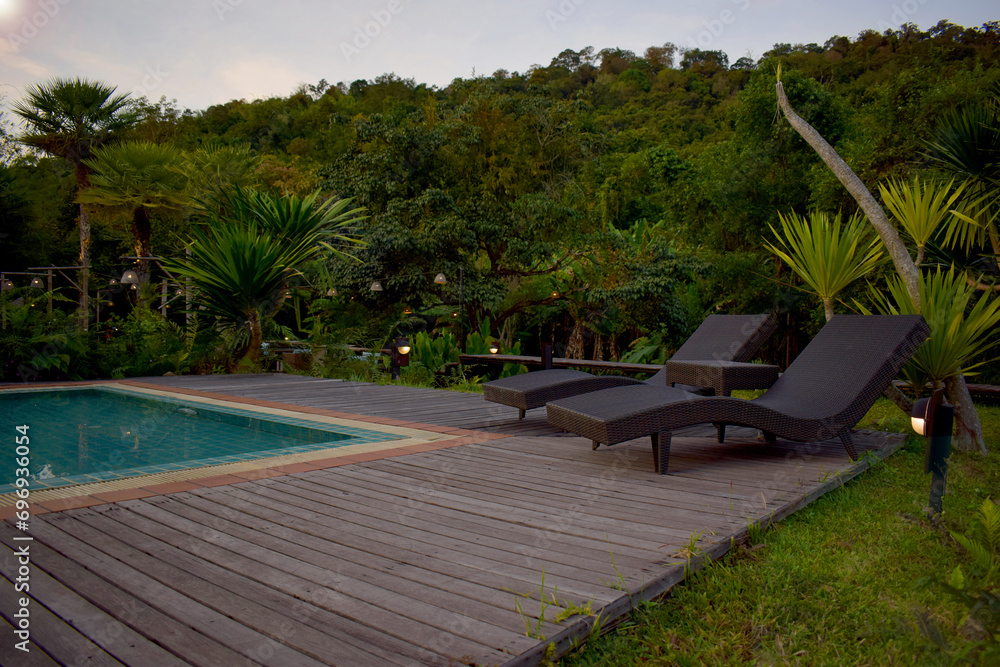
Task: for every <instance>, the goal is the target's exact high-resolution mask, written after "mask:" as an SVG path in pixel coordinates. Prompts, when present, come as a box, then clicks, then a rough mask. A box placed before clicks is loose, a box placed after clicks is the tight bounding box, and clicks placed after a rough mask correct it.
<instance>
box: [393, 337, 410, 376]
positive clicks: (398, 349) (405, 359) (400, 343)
mask: <svg viewBox="0 0 1000 667" xmlns="http://www.w3.org/2000/svg"><path fill="white" fill-rule="evenodd" d="M409 365H410V341H409V340H407V339H406V337H403V336H401V337H399V338H397V339H396V342H395V343H393V345H392V379H393V380H398V379H399V369H400V368H402V367H403V366H409Z"/></svg>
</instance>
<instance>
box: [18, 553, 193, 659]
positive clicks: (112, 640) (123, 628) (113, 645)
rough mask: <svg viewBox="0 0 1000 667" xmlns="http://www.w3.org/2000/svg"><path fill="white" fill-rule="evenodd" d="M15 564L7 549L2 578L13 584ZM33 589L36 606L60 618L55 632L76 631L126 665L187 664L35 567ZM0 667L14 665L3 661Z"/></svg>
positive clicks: (32, 576) (67, 632) (32, 580)
mask: <svg viewBox="0 0 1000 667" xmlns="http://www.w3.org/2000/svg"><path fill="white" fill-rule="evenodd" d="M13 561H14V559H13V558H12V554H11V552H10V551H8V550H6V549H4V554H3V555H2V557H0V574H2V575H3V576H4V577H5V578H7V579H10V580H13V578H14V572H15V568H14V562H13ZM30 585H31V591H30V593H31V597H32V599H34V600H35V602H36V605H37V606H40V605H42V604H43V603H42V602H41V601H43V600H44V604H45V605H46V606H47V608H48V610H49V611H51V612H52V614H53V615H54V616H55V617H58V619H59V621H60V622H59V623H55V622H53V625H56V626H57V630H56V632H58V633H65V634H71V633H72V632H73V631H74V630H75V631H76V632H78V633H80V634H81V635H84V636H86V637H88V638H89V639H90V640H91V641H93V642H94V643H95V644H97V645H98V646H100V647H101V648H102V649H103V650H104V651H105V652H107V653H109V654H110V655H112V656H114V657H115V658H116V659H117V660H119V661H120V662H122V663H124V664H131V665H136V664H148V665H153V664H155V665H162V666H163V667H181V666H182V665H185V664H187V663H185V662H184V661H183V660H180V659H179V658H177V657H175V656H174V655H172V654H170V653H168V652H167V651H166V650H164V649H163V648H161V647H160V646H158V645H156V644H154V643H152V642H150V641H149V640H147V639H146V638H145V637H143V636H142V635H140V634H139V633H137V632H136V631H134V630H133V629H132V628H130V627H128V626H127V625H125V624H124V623H122V622H121V621H119V620H117V619H116V618H114V617H112V616H110V615H108V614H107V613H105V612H104V611H102V610H101V609H98V608H97V607H95V606H94V605H92V604H90V603H89V602H88V601H87V600H85V599H84V598H82V597H80V596H79V595H77V594H76V593H74V592H73V591H72V590H70V589H69V588H67V587H65V586H63V585H62V584H60V583H59V582H58V581H56V580H55V579H53V578H52V577H51V576H49V575H48V574H47V573H46V572H45V571H43V570H41V569H39V568H35V567H32V570H31V581H30ZM5 608H9V607H5ZM50 620H53V621H54V619H50ZM44 643H47V642H44ZM44 643H43V644H44ZM0 664H11V663H6V662H3V661H0Z"/></svg>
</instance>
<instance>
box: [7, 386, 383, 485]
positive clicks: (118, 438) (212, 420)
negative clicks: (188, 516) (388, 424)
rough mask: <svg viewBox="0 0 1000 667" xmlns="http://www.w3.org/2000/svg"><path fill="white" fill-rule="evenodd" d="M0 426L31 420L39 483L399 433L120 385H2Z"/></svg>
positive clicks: (11, 470)
mask: <svg viewBox="0 0 1000 667" xmlns="http://www.w3.org/2000/svg"><path fill="white" fill-rule="evenodd" d="M0 424H3V425H5V426H9V427H10V428H11V429H13V428H14V425H15V424H27V425H28V426H30V436H31V457H30V458H31V465H30V468H29V470H30V473H31V477H30V480H31V488H32V489H34V490H41V489H48V488H57V487H61V486H68V485H72V484H84V483H89V482H100V481H109V480H116V479H122V478H127V477H136V476H139V475H149V474H155V473H162V472H171V471H178V470H185V469H189V468H198V467H202V466H212V465H220V464H225V463H234V462H240V461H250V460H254V459H260V458H266V457H272V456H280V455H284V454H294V453H300V452H310V451H320V450H327V449H331V448H336V447H343V446H345V445H354V444H360V443H369V442H379V441H384V440H394V439H397V438H399V437H400V436H397V435H392V434H389V433H385V432H382V431H376V430H368V429H361V428H355V427H351V426H346V425H341V424H336V425H334V424H326V423H323V422H321V421H317V420H315V419H309V418H308V417H306V416H303V417H302V418H299V417H296V416H293V414H263V413H261V412H259V411H255V410H251V409H244V408H241V407H238V406H236V405H216V404H209V403H206V402H198V401H193V400H187V399H186V398H184V397H170V396H163V395H155V396H154V395H149V394H139V393H136V392H134V391H130V390H127V389H121V388H115V387H86V388H68V389H50V390H34V389H33V390H26V391H21V390H16V391H10V390H8V391H3V392H0ZM14 475H15V467H14V466H13V465H3V466H0V493H9V492H11V491H13V490H14V489H15V487H14V484H13V482H14V479H15V477H14Z"/></svg>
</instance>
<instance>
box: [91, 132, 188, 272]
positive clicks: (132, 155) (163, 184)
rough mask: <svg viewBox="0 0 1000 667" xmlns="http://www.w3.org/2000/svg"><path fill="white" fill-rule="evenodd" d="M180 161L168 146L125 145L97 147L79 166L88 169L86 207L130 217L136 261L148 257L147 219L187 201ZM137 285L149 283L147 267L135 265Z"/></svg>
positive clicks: (178, 154)
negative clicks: (124, 211)
mask: <svg viewBox="0 0 1000 667" xmlns="http://www.w3.org/2000/svg"><path fill="white" fill-rule="evenodd" d="M183 163H184V156H183V153H181V151H179V150H178V149H176V148H174V147H173V146H169V145H165V144H161V145H157V144H153V143H149V142H145V141H129V142H124V143H119V144H112V145H110V146H102V147H101V148H98V149H96V150H95V151H94V154H93V157H92V158H90V159H88V160H84V165H85V166H86V167H87V168H89V169H90V171H91V173H90V187H89V188H87V189H86V190H83V191H82V192H80V194H79V195H78V196H77V199H78V201H80V202H81V203H86V204H101V205H103V206H111V207H121V208H125V209H127V210H128V212H129V213H130V214H131V216H132V222H131V227H132V230H131V231H132V239H133V243H134V247H133V249H134V252H135V254H136V256H137V257H150V256H151V255H152V252H153V250H152V239H151V237H152V213H153V211H154V210H156V209H173V208H177V207H179V206H181V205H183V204H184V203H186V202H187V201H188V197H187V194H186V188H187V183H188V178H187V176H186V175H185V173H184V171H183V170H182V166H183ZM137 273H138V275H139V282H140V283H145V282H147V281H148V280H149V261H148V260H140V261H139V265H138V270H137Z"/></svg>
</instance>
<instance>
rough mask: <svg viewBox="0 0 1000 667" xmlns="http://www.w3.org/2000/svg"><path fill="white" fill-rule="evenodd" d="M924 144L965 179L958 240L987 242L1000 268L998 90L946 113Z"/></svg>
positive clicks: (949, 169)
mask: <svg viewBox="0 0 1000 667" xmlns="http://www.w3.org/2000/svg"><path fill="white" fill-rule="evenodd" d="M926 146H927V148H928V153H927V157H928V158H929V159H930V160H931V161H932V162H933V163H934V164H936V165H937V166H939V167H941V168H942V169H944V170H945V171H947V172H950V173H952V174H954V175H956V176H957V177H959V178H962V179H965V184H966V186H967V187H966V198H967V200H968V202H969V206H970V208H971V209H972V214H971V215H969V216H967V215H959V217H960V218H961V219H963V220H965V222H966V223H967V224H965V225H962V226H961V229H960V233H959V235H958V241H959V242H960V243H961V244H962V245H963V246H964V247H965V248H966V249H969V248H971V247H972V246H974V245H979V246H986V244H987V243H988V244H989V248H990V250H992V253H991V254H992V255H993V258H994V261H995V262H996V266H997V268H998V269H1000V227H998V218H1000V158H998V156H1000V92H994V93H993V95H992V97H991V99H990V100H989V101H988V102H986V103H985V104H981V105H979V106H972V107H966V108H964V109H960V110H958V111H953V112H951V113H950V114H948V115H946V116H945V117H944V118H943V119H942V121H941V122H940V123H939V124H938V126H937V128H935V130H934V134H933V136H932V138H931V139H930V140H929V141H927V142H926Z"/></svg>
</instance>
